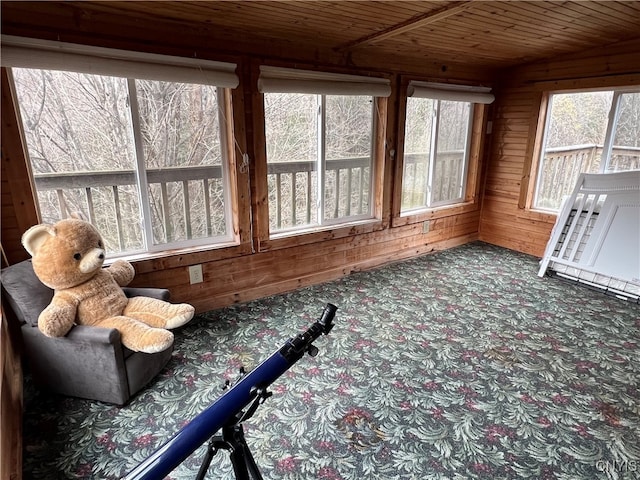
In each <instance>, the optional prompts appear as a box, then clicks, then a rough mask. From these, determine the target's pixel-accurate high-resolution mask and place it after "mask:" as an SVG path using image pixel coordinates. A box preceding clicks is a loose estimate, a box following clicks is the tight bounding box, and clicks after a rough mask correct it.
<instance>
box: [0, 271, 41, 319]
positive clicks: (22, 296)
mask: <svg viewBox="0 0 640 480" xmlns="http://www.w3.org/2000/svg"><path fill="white" fill-rule="evenodd" d="M2 289H3V290H4V291H5V293H6V294H5V295H4V298H5V299H6V300H7V302H8V303H9V306H10V307H11V310H12V311H13V313H15V315H16V317H17V318H18V320H19V321H20V323H21V324H24V323H27V324H29V325H30V326H32V327H37V326H38V316H39V315H40V312H42V311H43V310H44V309H45V308H46V307H47V305H49V303H50V302H51V299H52V298H53V290H51V289H50V288H49V287H47V286H46V285H44V284H43V283H42V282H41V281H40V279H39V278H38V277H37V276H36V274H35V272H34V271H33V266H32V264H31V260H25V261H24V262H20V263H16V264H15V265H12V266H10V267H7V268H3V269H2Z"/></svg>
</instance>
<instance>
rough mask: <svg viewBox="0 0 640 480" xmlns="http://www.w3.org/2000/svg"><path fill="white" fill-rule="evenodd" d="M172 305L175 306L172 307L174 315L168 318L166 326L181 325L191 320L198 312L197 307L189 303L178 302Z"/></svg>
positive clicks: (174, 326)
mask: <svg viewBox="0 0 640 480" xmlns="http://www.w3.org/2000/svg"><path fill="white" fill-rule="evenodd" d="M172 307H174V308H172V309H171V313H173V314H174V316H173V317H171V318H169V319H167V323H166V325H165V328H177V327H181V326H182V325H184V324H185V323H187V322H188V321H189V320H191V319H192V318H193V315H194V314H195V312H196V309H195V308H194V307H193V306H192V305H189V304H188V303H177V304H174V305H172Z"/></svg>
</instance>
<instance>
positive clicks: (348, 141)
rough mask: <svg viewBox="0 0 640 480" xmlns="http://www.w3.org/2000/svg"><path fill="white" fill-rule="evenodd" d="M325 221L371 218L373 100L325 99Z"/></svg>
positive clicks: (362, 98) (352, 98)
mask: <svg viewBox="0 0 640 480" xmlns="http://www.w3.org/2000/svg"><path fill="white" fill-rule="evenodd" d="M325 98H326V120H325V121H326V127H325V142H326V166H325V182H324V218H325V220H330V219H336V218H344V217H351V216H357V215H368V214H369V213H370V210H371V198H370V190H371V188H370V184H371V165H372V141H373V139H372V125H373V117H372V115H373V101H372V98H371V97H365V96H346V95H331V96H326V97H325Z"/></svg>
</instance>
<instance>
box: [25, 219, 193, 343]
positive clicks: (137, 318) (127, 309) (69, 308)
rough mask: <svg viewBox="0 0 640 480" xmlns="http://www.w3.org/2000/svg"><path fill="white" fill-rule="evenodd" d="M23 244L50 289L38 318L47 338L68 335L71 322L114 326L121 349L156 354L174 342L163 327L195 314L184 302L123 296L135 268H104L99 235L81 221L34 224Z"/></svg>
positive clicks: (121, 265) (118, 264)
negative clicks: (51, 297)
mask: <svg viewBox="0 0 640 480" xmlns="http://www.w3.org/2000/svg"><path fill="white" fill-rule="evenodd" d="M22 244H23V246H24V247H25V249H26V250H27V252H29V254H30V255H31V257H32V258H33V260H32V263H33V270H34V272H35V274H36V275H37V277H38V278H39V279H40V281H41V282H42V283H44V284H45V285H46V286H48V287H49V288H51V289H53V290H54V295H53V299H52V300H51V303H49V305H48V306H47V308H45V309H44V310H43V311H42V313H41V314H40V316H39V317H38V328H39V329H40V331H41V332H42V333H44V334H45V335H47V336H49V337H62V336H64V335H66V334H67V332H68V331H69V330H70V329H71V327H73V325H74V323H75V324H78V325H92V326H95V327H106V328H115V329H117V330H119V332H120V335H121V341H122V344H123V345H124V346H125V347H127V348H129V349H131V350H134V351H138V352H146V353H155V352H160V351H162V350H164V349H166V348H167V347H169V346H170V345H171V344H172V343H173V333H172V332H170V331H169V330H167V329H172V328H176V327H179V326H181V325H184V324H185V323H187V322H188V321H189V320H191V318H192V317H193V315H194V313H195V309H194V307H193V306H191V305H189V304H187V303H181V304H172V303H168V302H165V301H162V300H159V299H155V298H150V297H133V298H127V297H126V295H125V294H124V291H123V290H122V288H121V287H123V286H125V285H127V284H128V283H129V282H131V280H133V277H134V275H135V270H134V268H133V266H132V265H131V264H130V263H129V262H127V261H125V260H116V261H114V262H113V263H112V264H111V265H110V266H109V267H106V268H103V263H104V261H105V248H104V243H103V240H102V236H101V235H100V233H99V232H98V230H97V229H96V228H95V227H94V226H93V225H92V224H91V223H89V222H87V221H85V220H81V219H76V218H70V219H65V220H61V221H59V222H57V223H55V224H53V225H49V224H41V225H35V226H33V227H31V228H30V229H29V230H27V231H26V232H25V233H24V235H23V236H22Z"/></svg>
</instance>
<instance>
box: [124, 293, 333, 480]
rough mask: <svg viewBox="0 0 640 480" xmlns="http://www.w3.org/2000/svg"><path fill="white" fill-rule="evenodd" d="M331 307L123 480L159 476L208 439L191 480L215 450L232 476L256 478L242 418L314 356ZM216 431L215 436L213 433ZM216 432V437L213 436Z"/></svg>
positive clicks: (201, 474) (200, 477) (330, 320)
mask: <svg viewBox="0 0 640 480" xmlns="http://www.w3.org/2000/svg"><path fill="white" fill-rule="evenodd" d="M336 311H337V307H336V306H335V305H332V304H331V303H328V304H327V305H326V306H325V308H324V311H323V312H322V315H321V316H320V318H319V319H318V320H317V321H316V322H315V323H313V324H312V325H311V327H309V329H308V330H306V331H305V332H303V333H300V334H298V335H297V336H296V337H293V338H290V339H289V340H287V341H286V342H285V343H284V345H282V347H280V348H279V349H278V350H276V351H275V352H274V353H273V354H271V356H270V357H269V358H267V359H266V360H264V361H263V362H262V363H261V364H260V365H258V366H257V367H256V368H255V369H253V370H251V371H250V372H248V373H247V372H245V371H244V369H241V370H240V374H241V377H240V379H239V380H238V381H237V382H236V383H235V384H234V385H233V386H230V385H229V383H228V382H227V384H226V389H227V390H226V391H225V393H224V394H222V396H221V397H220V398H219V399H218V400H216V401H215V402H214V403H213V404H212V405H210V406H209V407H208V408H207V409H205V410H204V411H203V412H201V413H200V414H199V415H197V416H196V417H195V418H194V419H193V420H192V421H191V422H190V423H188V424H187V425H186V426H185V427H183V428H182V429H181V430H180V431H179V432H178V433H177V434H176V435H174V436H173V437H172V438H171V439H170V440H169V441H168V442H166V443H165V444H164V445H162V446H161V447H160V448H158V449H157V450H156V451H155V452H154V453H153V454H151V456H149V457H148V458H147V459H146V460H144V461H143V462H142V463H140V464H139V465H138V466H137V467H136V468H135V469H133V470H132V471H131V472H129V473H128V474H127V475H126V476H125V477H124V479H125V480H162V479H163V478H165V477H166V476H167V475H168V474H169V473H171V472H172V471H173V470H174V469H175V468H176V467H177V466H178V465H180V464H181V463H182V462H183V461H184V460H185V459H187V457H189V456H190V455H191V454H192V453H193V452H194V451H195V450H196V449H197V448H199V447H200V446H201V445H203V444H204V443H205V442H206V441H207V440H209V444H208V448H207V453H206V455H205V458H204V461H203V463H202V465H201V466H200V470H199V471H198V475H197V476H196V480H203V479H204V477H205V475H206V473H207V470H208V469H209V465H210V464H211V460H212V458H213V456H214V455H215V454H216V453H217V452H218V451H219V450H227V451H229V455H230V457H231V463H232V465H233V470H234V473H235V476H236V479H237V480H262V476H261V475H260V471H259V469H258V466H257V465H256V462H255V460H254V458H253V456H252V455H251V452H250V451H249V447H248V446H247V444H246V441H245V439H244V430H243V427H242V422H244V421H245V420H248V419H249V418H251V416H253V414H254V413H255V411H256V409H257V408H258V407H259V406H260V405H261V404H262V403H264V401H265V400H266V399H267V398H269V397H270V396H271V392H269V391H267V388H268V387H269V386H270V385H271V384H272V383H273V382H274V381H276V380H277V379H278V378H279V377H280V376H281V375H282V374H283V373H285V372H286V371H287V370H289V368H291V366H293V365H294V364H295V363H296V362H297V361H298V360H300V359H301V358H302V357H303V356H304V354H305V353H308V354H309V355H310V356H312V357H315V356H316V355H317V354H318V348H317V347H315V346H314V345H313V342H314V341H315V340H316V339H317V338H318V337H319V336H320V335H327V334H328V333H329V332H330V331H331V329H332V328H333V318H334V316H335V313H336ZM218 432H220V433H219V434H217V433H218ZM216 434H217V435H216Z"/></svg>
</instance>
